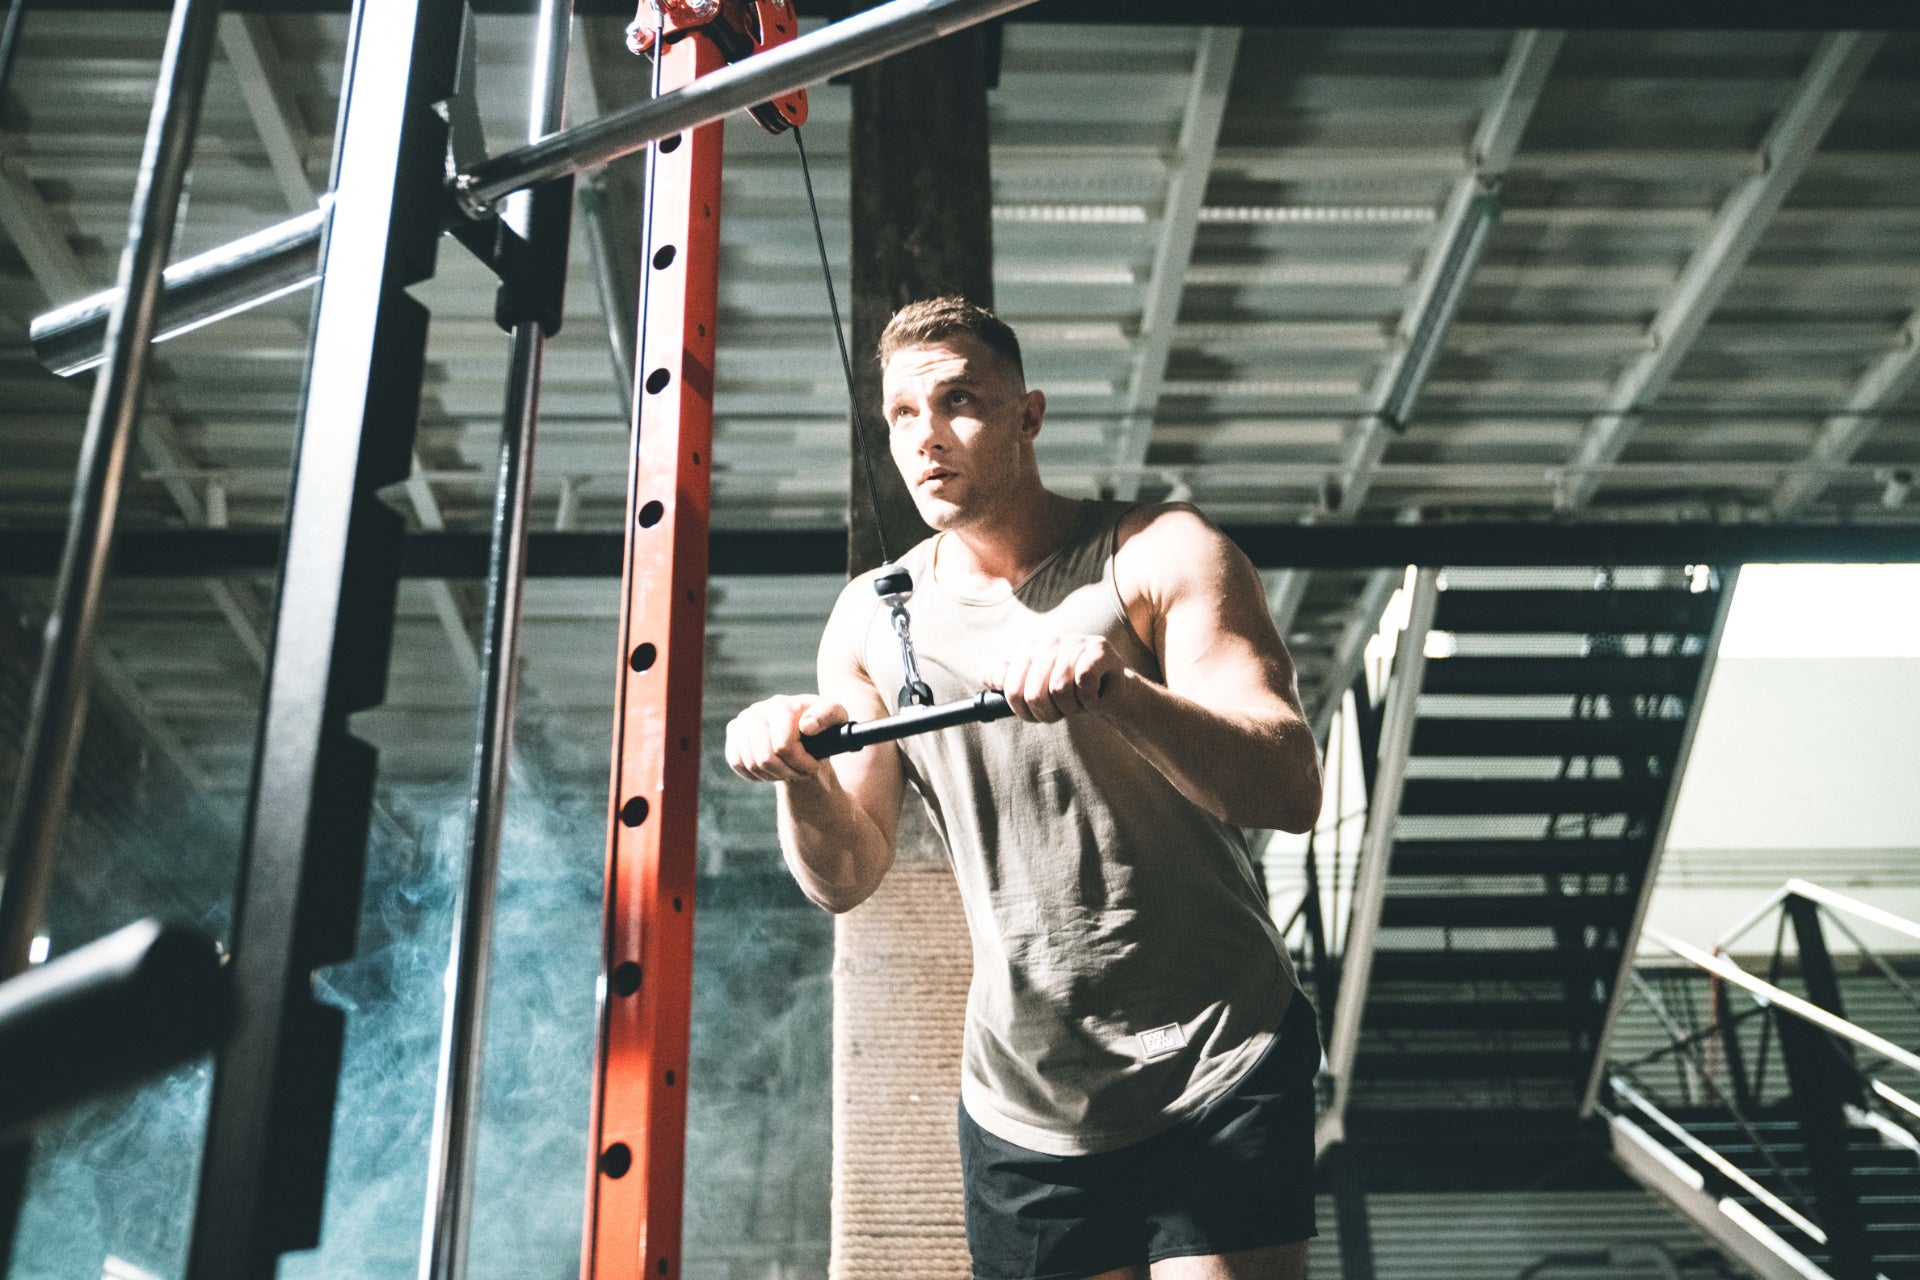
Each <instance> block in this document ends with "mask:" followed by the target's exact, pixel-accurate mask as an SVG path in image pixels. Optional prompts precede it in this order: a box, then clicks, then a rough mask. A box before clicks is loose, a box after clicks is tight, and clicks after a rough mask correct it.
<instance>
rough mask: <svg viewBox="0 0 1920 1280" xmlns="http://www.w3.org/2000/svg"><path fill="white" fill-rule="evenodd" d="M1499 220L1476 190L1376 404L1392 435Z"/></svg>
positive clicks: (1493, 205) (1491, 200) (1489, 195)
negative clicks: (1389, 381) (1389, 384)
mask: <svg viewBox="0 0 1920 1280" xmlns="http://www.w3.org/2000/svg"><path fill="white" fill-rule="evenodd" d="M1499 218H1500V201H1499V198H1498V197H1497V196H1496V195H1494V193H1493V192H1492V191H1483V192H1481V193H1480V194H1479V195H1477V196H1475V197H1474V198H1473V200H1472V202H1471V203H1470V204H1469V205H1468V206H1467V213H1466V224H1465V225H1464V226H1463V227H1462V228H1461V234H1460V235H1459V236H1458V237H1456V238H1455V239H1454V242H1453V246H1452V250H1451V251H1450V252H1449V254H1448V255H1447V258H1446V260H1445V261H1444V262H1442V263H1441V264H1440V273H1439V275H1438V277H1437V278H1436V279H1435V282H1434V287H1433V302H1432V305H1430V306H1428V307H1426V308H1424V309H1423V310H1422V312H1421V314H1420V320H1419V324H1418V326H1417V327H1416V328H1415V329H1414V331H1413V332H1412V333H1411V334H1409V335H1408V336H1407V358H1406V359H1405V360H1403V361H1402V362H1401V364H1400V372H1399V374H1398V376H1396V377H1395V378H1394V380H1393V386H1392V388H1391V389H1389V390H1388V392H1387V395H1386V399H1385V400H1384V401H1382V403H1381V406H1380V418H1381V420H1382V421H1383V422H1385V423H1386V425H1387V427H1388V429H1389V430H1391V431H1394V432H1396V433H1403V432H1405V431H1406V429H1407V419H1408V418H1409V417H1411V416H1412V414H1413V405H1414V402H1415V401H1416V400H1418V399H1419V397H1420V388H1421V387H1423V386H1425V385H1426V381H1427V374H1428V373H1430V372H1431V371H1432V369H1433V362H1434V361H1435V360H1436V359H1437V358H1438V357H1439V355H1440V347H1441V345H1442V344H1443V343H1444V341H1445V339H1446V335H1447V328H1448V326H1450V325H1451V324H1452V323H1453V316H1454V313H1455V312H1456V311H1458V310H1459V309H1460V301H1461V299H1462V298H1464V297H1466V293H1467V285H1468V284H1469V283H1470V282H1471V281H1472V279H1473V270H1474V268H1475V267H1477V266H1478V265H1479V264H1480V255H1481V254H1482V253H1483V252H1485V250H1486V247H1487V238H1488V236H1489V235H1490V234H1491V233H1492V231H1493V224H1494V223H1495V222H1497V221H1499Z"/></svg>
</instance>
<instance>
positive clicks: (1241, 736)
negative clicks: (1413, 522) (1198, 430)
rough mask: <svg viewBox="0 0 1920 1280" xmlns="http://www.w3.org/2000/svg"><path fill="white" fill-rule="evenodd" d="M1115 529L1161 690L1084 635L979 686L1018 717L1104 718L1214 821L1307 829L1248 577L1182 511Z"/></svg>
mask: <svg viewBox="0 0 1920 1280" xmlns="http://www.w3.org/2000/svg"><path fill="white" fill-rule="evenodd" d="M1121 534H1122V545H1121V547H1120V550H1119V551H1118V552H1117V553H1116V554H1115V557H1114V572H1115V577H1116V585H1117V586H1118V587H1119V589H1120V595H1121V599H1122V600H1123V602H1126V603H1127V604H1128V606H1129V610H1128V611H1129V615H1130V617H1131V618H1132V619H1133V620H1134V622H1135V629H1136V630H1138V631H1141V633H1142V635H1141V638H1142V639H1143V640H1146V641H1147V643H1148V644H1149V645H1150V646H1151V648H1152V649H1153V651H1154V653H1155V655H1156V656H1157V657H1158V658H1159V660H1160V669H1161V671H1162V672H1163V673H1164V674H1165V677H1166V683H1165V684H1161V683H1158V682H1156V681H1155V680H1153V679H1151V678H1150V677H1148V676H1146V675H1143V674H1142V673H1140V672H1137V671H1134V670H1132V669H1131V668H1129V667H1126V666H1124V665H1123V664H1122V663H1121V662H1120V661H1119V658H1118V656H1117V655H1116V654H1114V653H1113V652H1112V651H1111V650H1110V649H1109V648H1108V647H1107V646H1106V644H1105V641H1104V640H1102V639H1100V638H1098V637H1094V636H1063V637H1060V638H1059V639H1058V640H1057V641H1053V642H1050V643H1047V644H1044V645H1043V646H1042V648H1041V649H1040V650H1039V651H1037V652H1035V653H1032V654H1021V655H1017V656H1016V657H1015V658H1014V660H1013V661H1012V662H1011V663H1009V665H1008V669H1007V670H1006V672H1005V673H1004V674H1003V675H1002V677H1001V679H999V680H997V681H990V682H989V683H991V684H995V685H997V686H998V687H1000V688H1002V689H1005V690H1006V691H1007V697H1008V702H1009V703H1010V704H1012V705H1013V707H1014V711H1015V714H1016V715H1019V716H1020V717H1021V718H1022V719H1029V720H1057V719H1060V718H1061V717H1062V716H1063V715H1075V714H1080V713H1082V712H1090V713H1092V714H1095V715H1100V716H1103V717H1105V718H1106V719H1108V720H1110V721H1112V722H1113V723H1114V724H1115V725H1116V726H1117V727H1118V728H1119V729H1120V730H1121V732H1122V733H1123V734H1124V735H1125V736H1126V739H1127V741H1128V742H1129V743H1130V744H1132V746H1133V748H1134V749H1135V750H1136V751H1138V752H1139V753H1140V754H1141V755H1143V756H1145V757H1146V758H1147V760H1148V761H1150V762H1151V763H1152V764H1153V765H1154V766H1155V767H1156V768H1158V769H1159V770H1160V772H1161V773H1163V774H1165V775H1166V777H1167V779H1168V780H1169V781H1171V782H1172V783H1173V785H1174V786H1175V787H1177V788H1178V789H1179V790H1180V792H1181V794H1182V795H1184V796H1186V797H1187V799H1189V800H1191V801H1193V803H1195V804H1197V805H1199V806H1200V807H1201V808H1202V809H1205V810H1206V811H1207V812H1208V813H1211V814H1212V815H1213V816H1215V817H1216V818H1219V819H1221V820H1222V821H1224V822H1231V823H1234V824H1235V825H1238V826H1246V827H1269V828H1274V829H1277V830H1281V831H1292V832H1300V831H1306V830H1308V829H1309V828H1311V827H1312V826H1313V824H1314V822H1315V821H1316V820H1318V818H1319V816H1320V781H1321V780H1320V759H1319V752H1318V750H1317V749H1316V748H1315V746H1314V742H1313V733H1312V731H1311V730H1310V729H1309V728H1308V726H1307V723H1306V717H1305V715H1304V714H1303V713H1302V711H1301V709H1300V695H1299V691H1298V688H1297V685H1296V681H1295V677H1294V670H1293V660H1292V659H1291V658H1290V657H1289V656H1288V654H1287V650H1286V645H1285V644H1284V643H1282V641H1281V639H1280V635H1279V633H1278V632H1277V631H1276V630H1275V629H1274V625H1273V619H1272V618H1271V616H1269V614H1268V613H1267V609H1266V595H1265V592H1264V591H1263V590H1262V588H1261V585H1260V575H1259V574H1258V572H1256V571H1255V569H1254V567H1253V565H1252V563H1251V562H1250V561H1249V560H1248V559H1247V557H1246V556H1245V554H1244V553H1242V552H1241V550H1240V549H1239V548H1238V547H1236V546H1235V545H1234V544H1233V543H1232V542H1231V541H1230V540H1229V539H1228V538H1227V537H1226V535H1224V534H1222V533H1221V532H1220V531H1219V530H1218V529H1217V528H1215V527H1214V526H1213V525H1212V524H1211V523H1209V522H1208V521H1207V519H1206V518H1205V517H1204V516H1202V515H1200V513H1199V512H1197V511H1195V510H1194V509H1193V508H1191V507H1186V506H1179V505H1175V506H1166V507H1157V508H1142V509H1138V510H1136V511H1134V512H1130V513H1129V514H1128V517H1127V520H1126V522H1125V523H1123V525H1122V528H1121ZM1143 624H1144V625H1143ZM1103 685H1104V688H1103V687H1102V686H1103Z"/></svg>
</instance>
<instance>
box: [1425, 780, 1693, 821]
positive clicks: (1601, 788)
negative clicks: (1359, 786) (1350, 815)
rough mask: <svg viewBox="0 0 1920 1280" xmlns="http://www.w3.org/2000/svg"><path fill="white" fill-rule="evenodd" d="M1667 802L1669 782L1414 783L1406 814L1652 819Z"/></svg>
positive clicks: (1521, 781) (1450, 781)
mask: <svg viewBox="0 0 1920 1280" xmlns="http://www.w3.org/2000/svg"><path fill="white" fill-rule="evenodd" d="M1666 797H1667V783H1666V782H1665V780H1663V779H1654V780H1642V779H1637V778H1537V779H1536V778H1471V779H1462V778H1409V779H1407V781H1406V782H1405V783H1403V784H1402V792H1401V798H1400V812H1401V813H1403V814H1422V815H1431V814H1451V815H1470V814H1494V813H1499V814H1507V813H1582V814H1586V813H1596V814H1597V813H1632V814H1652V813H1653V812H1654V811H1655V810H1657V809H1658V808H1659V807H1660V805H1661V804H1662V803H1664V802H1665V800H1666Z"/></svg>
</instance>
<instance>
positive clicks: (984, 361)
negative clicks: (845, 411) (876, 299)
mask: <svg viewBox="0 0 1920 1280" xmlns="http://www.w3.org/2000/svg"><path fill="white" fill-rule="evenodd" d="M1045 403H1046V402H1045V400H1044V399H1043V398H1042V397H1041V396H1040V395H1039V393H1038V392H1028V391H1027V390H1026V387H1025V386H1024V385H1023V383H1022V382H1021V379H1020V377H1019V375H1018V374H1017V373H1016V372H1015V371H1014V368H1013V366H1012V363H1011V362H1010V361H1008V360H1007V359H1006V358H1005V357H1003V356H1001V355H1000V354H999V353H998V352H996V351H994V350H993V348H991V347H989V346H987V345H986V344H985V343H984V342H981V341H980V340H979V339H978V338H975V337H973V336H972V335H971V334H956V335H954V336H953V337H951V338H942V339H940V340H939V341H938V342H931V343H928V344H927V345H925V346H918V347H906V348H903V349H902V350H899V351H896V352H894V354H893V358H892V359H891V360H889V361H887V367H886V369H885V370H884V372H883V374H882V399H881V405H882V407H883V410H884V414H885V418H886V422H887V443H888V447H889V448H890V449H891V450H892V453H893V462H894V465H895V466H896V467H898V468H899V469H900V476H901V478H902V479H903V480H905V481H906V482H907V490H908V492H910V493H911V494H912V495H913V505H914V506H915V507H916V508H917V509H918V510H919V512H920V518H921V519H922V520H925V521H926V522H927V524H929V525H930V526H932V527H933V528H935V529H951V528H955V527H958V526H961V525H964V524H968V523H971V522H972V521H974V520H977V519H980V518H982V517H983V516H985V515H987V514H988V513H990V512H991V511H992V509H993V507H994V505H995V503H996V502H997V501H998V500H999V499H1001V498H1004V497H1006V496H1007V495H1008V494H1009V493H1010V492H1011V490H1012V488H1013V486H1014V484H1015V482H1016V481H1017V480H1018V479H1019V476H1020V467H1021V450H1022V448H1023V446H1025V445H1026V444H1027V443H1029V442H1031V441H1032V439H1033V437H1034V436H1035V435H1036V434H1038V432H1039V430H1040V415H1041V413H1042V412H1043V410H1044V407H1045Z"/></svg>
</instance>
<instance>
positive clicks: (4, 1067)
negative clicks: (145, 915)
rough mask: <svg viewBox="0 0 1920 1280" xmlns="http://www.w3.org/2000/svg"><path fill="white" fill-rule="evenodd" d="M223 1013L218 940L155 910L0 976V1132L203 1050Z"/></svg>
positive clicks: (222, 1024) (221, 1024)
mask: <svg viewBox="0 0 1920 1280" xmlns="http://www.w3.org/2000/svg"><path fill="white" fill-rule="evenodd" d="M227 1013H228V993H227V982H226V973H225V971H224V969H223V968H222V967H221V963H220V952H219V949H218V948H217V947H216V946H215V945H214V944H213V943H212V942H211V941H210V940H208V939H207V938H205V937H202V936H201V935H200V934H198V933H195V932H194V931H193V930H191V929H185V928H181V927H179V926H177V925H169V924H163V923H161V922H160V921H157V920H140V921H136V922H135V923H133V924H130V925H128V926H127V927H126V928H124V929H120V930H117V931H115V932H113V933H110V934H108V935H107V936H106V937H104V938H101V939H99V940H98V941H96V942H90V943H88V944H87V945H86V946H84V947H79V948H77V949H75V950H73V951H71V952H69V953H68V954H66V955H64V956H61V957H60V958H59V959H57V960H52V961H49V962H48V963H46V964H44V965H41V966H40V967H38V968H36V969H29V970H27V971H26V972H25V973H22V974H20V975H19V976H18V977H15V978H12V979H10V980H8V981H7V982H6V983H4V984H0V1136H4V1137H7V1138H11V1137H13V1136H16V1135H17V1134H19V1133H22V1132H24V1131H26V1130H27V1129H28V1128H30V1127H31V1126H32V1125H34V1124H35V1123H37V1122H39V1121H41V1120H44V1119H46V1118H47V1117H49V1116H51V1115H55V1114H57V1113H58V1112H60V1111H62V1110H64V1109H66V1108H68V1107H71V1106H73V1105H75V1104H77V1103H80V1102H84V1101H86V1100H87V1099H89V1098H92V1097H96V1096H99V1095H101V1094H104V1093H109V1092H112V1091H114V1090H117V1089H122V1088H125V1087H127V1086H128V1085H131V1084H134V1083H136V1082H138V1081H140V1080H143V1079H145V1078H147V1077H148V1076H152V1075H156V1074H158V1073H159V1072H161V1071H164V1070H166V1069H167V1068H169V1067H172V1066H176V1065H178V1064H179V1063H182V1062H185V1061H187V1060H188V1059H189V1058H192V1057H194V1056H195V1055H196V1054H201V1053H205V1052H207V1051H208V1050H210V1049H212V1048H213V1047H214V1044H215V1042H216V1041H217V1040H218V1039H219V1037H220V1036H221V1034H222V1033H223V1032H224V1030H225V1028H226V1025H227Z"/></svg>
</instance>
